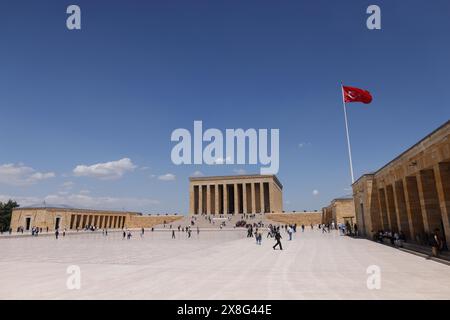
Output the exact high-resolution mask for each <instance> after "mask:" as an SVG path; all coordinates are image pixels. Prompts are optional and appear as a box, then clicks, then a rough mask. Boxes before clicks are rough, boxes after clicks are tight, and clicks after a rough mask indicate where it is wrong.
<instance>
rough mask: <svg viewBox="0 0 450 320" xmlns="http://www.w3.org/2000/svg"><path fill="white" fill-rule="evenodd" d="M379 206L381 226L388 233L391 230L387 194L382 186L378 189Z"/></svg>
mask: <svg viewBox="0 0 450 320" xmlns="http://www.w3.org/2000/svg"><path fill="white" fill-rule="evenodd" d="M378 206H379V208H380V217H381V224H382V226H383V230H384V231H386V230H387V229H389V219H388V215H387V208H386V193H385V191H384V187H381V186H380V188H379V189H378Z"/></svg>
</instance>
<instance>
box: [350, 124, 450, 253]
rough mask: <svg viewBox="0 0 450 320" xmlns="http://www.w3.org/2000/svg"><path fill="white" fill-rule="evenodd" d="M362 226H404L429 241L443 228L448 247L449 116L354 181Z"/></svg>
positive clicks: (415, 238)
mask: <svg viewBox="0 0 450 320" xmlns="http://www.w3.org/2000/svg"><path fill="white" fill-rule="evenodd" d="M353 198H354V202H355V209H356V217H357V223H358V227H359V230H360V231H362V232H363V234H364V235H366V236H367V237H373V234H374V233H375V232H377V231H378V230H391V231H402V232H403V233H404V234H405V236H406V238H407V239H408V240H409V241H412V242H417V243H420V244H427V242H428V240H429V237H430V235H431V233H433V232H434V230H435V229H439V230H440V232H441V236H442V237H443V238H444V239H446V242H447V246H448V247H450V121H447V122H446V123H445V124H444V125H442V126H441V127H439V128H438V129H436V130H435V131H434V132H432V133H431V134H429V135H428V136H426V137H425V138H423V139H422V140H421V141H419V142H418V143H417V144H415V145H414V146H412V147H411V148H409V149H408V150H406V151H405V152H403V153H402V154H400V155H399V156H398V157H396V158H395V159H394V160H392V161H391V162H389V163H388V164H386V165H385V166H384V167H382V168H381V169H379V170H378V171H376V172H375V173H370V174H365V175H363V176H362V177H360V178H359V179H358V180H357V181H356V182H355V183H354V184H353Z"/></svg>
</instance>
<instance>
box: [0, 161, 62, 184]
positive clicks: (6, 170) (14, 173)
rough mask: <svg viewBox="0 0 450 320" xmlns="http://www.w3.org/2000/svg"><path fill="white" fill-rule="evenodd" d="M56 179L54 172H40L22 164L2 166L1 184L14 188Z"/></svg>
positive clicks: (0, 173) (0, 172)
mask: <svg viewBox="0 0 450 320" xmlns="http://www.w3.org/2000/svg"><path fill="white" fill-rule="evenodd" d="M53 177H55V173H54V172H38V171H36V170H34V169H33V168H31V167H27V166H25V165H24V164H22V163H18V164H14V163H8V164H2V165H0V183H3V184H7V185H12V186H29V185H32V184H35V183H37V182H39V181H42V180H46V179H49V178H53Z"/></svg>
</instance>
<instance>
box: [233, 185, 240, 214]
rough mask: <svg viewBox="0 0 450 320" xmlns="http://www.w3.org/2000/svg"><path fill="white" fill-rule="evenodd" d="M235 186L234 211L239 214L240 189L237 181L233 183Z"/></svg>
mask: <svg viewBox="0 0 450 320" xmlns="http://www.w3.org/2000/svg"><path fill="white" fill-rule="evenodd" d="M233 188H234V213H235V214H238V213H239V192H238V191H239V190H238V185H237V183H235V184H233Z"/></svg>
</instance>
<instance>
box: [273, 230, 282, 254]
mask: <svg viewBox="0 0 450 320" xmlns="http://www.w3.org/2000/svg"><path fill="white" fill-rule="evenodd" d="M281 238H282V237H281V234H280V232H279V231H277V233H275V240H276V241H277V242H276V243H275V245H274V246H273V250H275V248H276V247H277V246H280V250H283V247H282V246H281V241H280V240H281Z"/></svg>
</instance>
